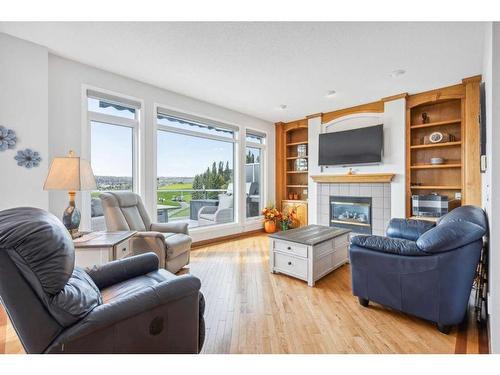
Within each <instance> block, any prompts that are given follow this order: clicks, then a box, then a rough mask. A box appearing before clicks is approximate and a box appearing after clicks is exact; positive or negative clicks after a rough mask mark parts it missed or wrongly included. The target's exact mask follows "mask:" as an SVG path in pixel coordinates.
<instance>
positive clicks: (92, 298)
mask: <svg viewBox="0 0 500 375" xmlns="http://www.w3.org/2000/svg"><path fill="white" fill-rule="evenodd" d="M0 243H1V244H2V247H3V248H4V249H5V250H6V251H7V252H8V254H9V256H10V258H11V259H12V261H13V262H14V263H15V265H16V267H17V268H18V269H19V271H20V273H21V274H22V275H23V277H24V278H25V280H26V281H27V282H28V283H29V284H30V286H31V288H33V290H34V291H35V293H36V294H37V296H38V298H39V299H40V301H41V302H42V303H43V304H44V306H45V308H46V309H47V311H48V312H49V313H50V315H51V316H52V317H53V318H54V319H55V320H56V321H57V322H58V323H59V324H60V325H61V326H63V327H67V326H69V325H72V324H73V323H75V322H76V321H78V320H80V319H81V318H82V317H84V316H85V315H87V314H88V313H89V312H91V311H92V310H93V309H94V308H95V307H96V306H98V305H99V304H100V303H101V295H100V293H99V289H98V288H97V287H96V285H95V284H94V282H93V281H92V279H91V278H90V277H89V276H88V275H87V274H86V273H85V272H84V271H83V270H81V269H79V268H76V269H74V265H75V254H74V247H73V241H72V239H71V237H70V235H69V232H68V231H67V229H66V228H65V227H64V226H63V225H62V223H61V221H60V220H58V219H57V218H56V217H55V216H54V215H52V214H50V213H48V212H46V211H44V210H41V209H38V208H29V207H24V208H16V209H11V210H5V211H2V212H1V213H0ZM0 251H2V250H0Z"/></svg>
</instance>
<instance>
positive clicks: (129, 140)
mask: <svg viewBox="0 0 500 375" xmlns="http://www.w3.org/2000/svg"><path fill="white" fill-rule="evenodd" d="M89 109H90V110H91V111H95V112H101V113H106V114H110V115H115V116H120V117H128V118H134V117H135V114H132V113H130V112H128V111H123V110H122V111H118V110H116V109H115V108H113V107H106V108H101V107H99V102H98V101H97V100H95V99H89ZM159 122H160V123H162V124H165V125H169V126H173V127H179V128H181V129H182V128H186V127H189V126H188V125H186V124H180V123H176V122H172V121H169V120H168V119H159ZM192 130H196V131H199V132H203V133H209V134H217V135H219V136H224V135H226V134H224V132H220V131H216V130H214V129H212V130H209V129H204V128H200V127H198V126H193V129H192ZM227 136H228V139H229V137H232V135H231V133H228V135H227ZM91 137H92V140H91V155H92V160H91V163H92V169H93V171H94V174H95V175H96V176H120V177H132V162H133V161H132V155H133V131H132V129H131V128H127V127H124V126H118V125H108V124H104V123H99V122H95V121H93V122H92V123H91ZM233 148H234V144H233V143H232V142H224V141H218V140H212V139H207V138H201V137H194V136H188V135H183V134H177V133H172V132H166V131H158V138H157V176H158V177H194V176H195V175H196V174H200V173H203V172H205V170H206V169H207V167H211V166H212V163H213V162H214V161H215V162H217V163H218V162H219V161H222V162H223V163H224V167H225V165H226V162H229V168H231V169H232V168H233V154H234V152H233ZM251 151H252V152H253V153H255V154H257V153H258V152H259V150H258V149H251ZM247 152H248V150H247Z"/></svg>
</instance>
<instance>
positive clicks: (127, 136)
mask: <svg viewBox="0 0 500 375" xmlns="http://www.w3.org/2000/svg"><path fill="white" fill-rule="evenodd" d="M133 150H134V146H133V129H132V128H127V127H124V126H118V125H111V124H105V123H101V122H95V121H92V122H91V163H92V170H93V171H94V175H95V178H96V183H97V191H93V192H91V197H92V201H91V229H92V230H105V229H106V228H105V224H104V214H103V212H102V206H101V202H100V199H99V194H100V192H102V191H110V190H122V191H132V189H133Z"/></svg>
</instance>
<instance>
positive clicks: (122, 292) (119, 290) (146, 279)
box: [101, 269, 176, 304]
mask: <svg viewBox="0 0 500 375" xmlns="http://www.w3.org/2000/svg"><path fill="white" fill-rule="evenodd" d="M175 278H176V276H175V275H174V274H172V273H170V272H168V271H166V270H164V269H159V270H157V271H152V272H149V273H147V274H146V275H141V276H137V277H134V278H132V279H127V280H125V281H122V282H120V283H118V284H114V285H111V286H109V287H107V288H104V289H103V290H101V294H102V299H103V303H105V304H106V303H111V302H114V301H116V300H118V299H120V298H122V297H124V296H127V295H130V294H134V293H136V292H140V291H141V290H143V289H145V288H149V287H151V286H154V285H157V284H159V283H161V282H163V281H168V280H172V279H175Z"/></svg>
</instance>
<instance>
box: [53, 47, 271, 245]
mask: <svg viewBox="0 0 500 375" xmlns="http://www.w3.org/2000/svg"><path fill="white" fill-rule="evenodd" d="M165 74H168V72H165ZM83 85H90V86H94V87H98V88H102V89H105V90H110V91H114V92H117V93H120V94H123V95H127V96H132V97H135V98H138V99H142V100H143V101H144V109H143V113H144V116H143V119H144V123H145V132H144V144H143V146H144V148H145V149H146V150H152V149H154V146H155V143H156V138H155V130H154V129H155V126H154V120H153V119H154V118H155V117H154V105H155V103H156V104H161V105H165V106H168V107H170V108H172V109H176V110H177V111H180V112H187V113H191V114H195V115H197V116H200V117H205V118H210V119H214V120H218V121H221V122H225V123H229V124H233V125H237V126H239V127H240V130H241V132H242V133H241V134H244V133H243V132H244V129H245V127H249V128H251V129H256V130H260V131H264V132H266V133H267V134H268V139H267V145H268V146H267V147H268V158H267V163H268V165H267V174H266V178H267V183H268V186H269V190H268V192H267V196H266V198H265V199H266V201H272V200H274V186H275V178H274V144H275V142H274V125H273V124H271V123H268V122H265V121H263V120H260V119H256V118H253V117H250V116H247V115H244V114H241V113H238V112H235V111H231V110H229V109H225V108H222V107H219V106H216V105H212V104H209V103H205V102H202V101H199V100H196V99H192V98H189V97H186V96H183V95H179V94H176V93H173V92H170V91H167V90H163V89H160V88H158V87H155V86H151V85H148V84H144V83H142V82H138V81H135V80H132V79H129V78H126V77H123V76H119V75H116V74H113V73H110V72H107V71H103V70H100V69H97V68H93V67H90V66H87V65H84V64H80V63H78V62H75V61H71V60H67V59H64V58H61V57H58V56H55V55H52V54H49V124H50V125H49V136H50V140H51V141H50V144H49V155H50V157H51V158H52V157H55V156H59V155H64V154H66V153H67V152H68V150H69V149H73V150H75V151H76V153H77V154H82V149H81V145H82V141H81V137H82V111H83V109H82V86H83ZM249 105H251V103H249ZM150 156H151V155H150V153H146V154H145V158H144V163H143V167H144V178H145V186H144V188H143V190H144V194H143V198H144V200H145V204H146V207H147V208H148V209H149V210H150V212H154V209H153V207H154V205H155V196H154V194H153V192H154V190H155V188H156V171H155V170H153V169H154V168H153V165H154V160H151V158H150ZM77 203H78V204H79V203H80V202H77ZM66 205H67V198H66V194H64V193H55V192H51V193H50V211H52V212H53V213H55V214H56V215H59V216H60V214H61V213H62V212H63V210H64V208H65V207H66ZM240 219H242V218H240ZM240 222H242V220H240ZM261 226H262V224H261V223H260V222H254V223H251V224H250V225H246V226H243V225H229V226H226V227H225V228H219V229H217V228H204V229H200V230H198V231H193V232H192V234H193V237H194V239H195V240H196V241H198V240H203V239H208V238H213V237H216V236H220V235H228V234H233V233H238V232H241V231H244V230H251V229H258V228H260V227H261Z"/></svg>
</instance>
